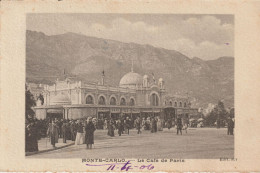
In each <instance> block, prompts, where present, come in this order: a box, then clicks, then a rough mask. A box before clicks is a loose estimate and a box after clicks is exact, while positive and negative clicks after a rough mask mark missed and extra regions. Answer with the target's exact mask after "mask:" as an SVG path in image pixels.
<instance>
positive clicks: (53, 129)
mask: <svg viewBox="0 0 260 173" xmlns="http://www.w3.org/2000/svg"><path fill="white" fill-rule="evenodd" d="M47 136H49V137H50V139H51V145H52V147H53V148H55V143H58V139H59V134H58V126H57V125H56V123H55V122H54V120H52V122H51V123H50V124H49V128H48V130H47Z"/></svg>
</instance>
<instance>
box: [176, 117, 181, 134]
mask: <svg viewBox="0 0 260 173" xmlns="http://www.w3.org/2000/svg"><path fill="white" fill-rule="evenodd" d="M179 132H180V133H181V135H182V120H181V118H180V117H179V118H177V135H179Z"/></svg>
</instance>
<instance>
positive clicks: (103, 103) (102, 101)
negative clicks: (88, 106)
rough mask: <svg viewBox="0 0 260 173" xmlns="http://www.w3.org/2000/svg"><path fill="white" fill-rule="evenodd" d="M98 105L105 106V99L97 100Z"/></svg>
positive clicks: (101, 97)
mask: <svg viewBox="0 0 260 173" xmlns="http://www.w3.org/2000/svg"><path fill="white" fill-rule="evenodd" d="M98 104H99V105H105V104H106V100H105V97H103V96H100V97H99V100H98Z"/></svg>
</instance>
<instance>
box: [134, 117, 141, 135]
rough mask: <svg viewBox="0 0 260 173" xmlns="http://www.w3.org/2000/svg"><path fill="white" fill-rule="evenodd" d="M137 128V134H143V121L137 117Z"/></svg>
mask: <svg viewBox="0 0 260 173" xmlns="http://www.w3.org/2000/svg"><path fill="white" fill-rule="evenodd" d="M135 127H136V129H137V134H141V128H142V121H141V119H140V117H137V119H136V120H135Z"/></svg>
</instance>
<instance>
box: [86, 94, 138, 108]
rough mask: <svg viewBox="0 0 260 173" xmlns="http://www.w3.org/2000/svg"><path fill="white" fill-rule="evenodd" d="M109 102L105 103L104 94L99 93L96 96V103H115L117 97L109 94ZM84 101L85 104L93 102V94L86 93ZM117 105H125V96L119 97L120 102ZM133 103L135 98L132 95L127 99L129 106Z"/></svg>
mask: <svg viewBox="0 0 260 173" xmlns="http://www.w3.org/2000/svg"><path fill="white" fill-rule="evenodd" d="M108 101H109V102H108V103H107V99H106V97H105V96H104V95H99V97H98V102H97V104H98V105H107V104H109V105H117V99H116V97H115V96H110V98H109V100H108ZM85 103H86V104H94V103H95V100H94V96H93V95H92V94H89V95H87V97H86V99H85ZM119 105H121V106H126V105H127V102H126V98H125V97H121V98H120V103H119ZM134 105H135V99H134V98H133V97H131V98H130V100H129V106H134Z"/></svg>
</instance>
